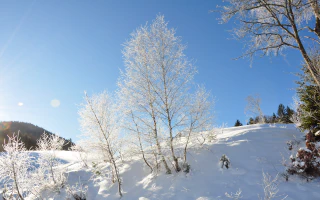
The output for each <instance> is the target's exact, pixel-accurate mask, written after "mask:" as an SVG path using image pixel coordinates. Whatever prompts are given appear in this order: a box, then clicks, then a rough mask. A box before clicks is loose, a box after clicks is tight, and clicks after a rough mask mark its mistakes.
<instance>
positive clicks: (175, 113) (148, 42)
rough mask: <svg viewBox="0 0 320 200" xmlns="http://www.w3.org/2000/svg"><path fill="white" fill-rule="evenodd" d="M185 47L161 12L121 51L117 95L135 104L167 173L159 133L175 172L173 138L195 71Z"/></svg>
mask: <svg viewBox="0 0 320 200" xmlns="http://www.w3.org/2000/svg"><path fill="white" fill-rule="evenodd" d="M185 48H186V47H185V46H184V45H182V44H181V38H180V37H177V36H176V35H175V30H174V29H169V28H168V24H167V22H165V20H164V17H163V16H161V15H160V16H157V18H156V20H154V21H153V22H152V23H151V24H150V25H148V24H147V25H145V26H143V27H141V28H139V29H137V30H136V31H135V32H134V33H133V34H132V35H131V39H130V40H129V41H128V42H127V43H126V44H125V48H124V51H123V55H124V61H125V65H126V69H125V72H124V73H123V75H122V80H121V81H120V83H119V86H120V88H121V89H120V94H121V95H122V96H123V98H122V99H125V100H126V101H127V102H129V103H130V104H131V105H133V106H134V108H135V109H134V113H133V115H134V117H135V118H137V122H138V123H139V124H140V125H141V124H143V125H144V126H146V127H148V128H149V129H150V130H152V133H153V135H154V140H155V143H156V145H157V147H158V153H159V155H160V157H161V160H162V163H163V164H164V166H165V168H166V171H167V173H171V172H170V169H169V167H168V165H167V163H166V160H165V157H164V155H163V152H162V147H161V144H160V141H159V136H160V134H161V135H167V136H166V138H169V139H168V140H167V142H168V144H169V150H170V155H171V156H170V157H171V158H172V160H173V162H174V168H175V171H177V172H178V171H180V170H181V168H180V166H179V162H178V157H177V155H176V153H175V148H174V142H173V140H174V137H175V135H177V134H178V133H180V132H181V131H182V130H184V128H185V124H184V121H185V119H186V108H187V104H188V94H189V89H190V87H191V86H192V80H193V76H194V74H195V73H196V69H195V67H194V66H193V65H192V64H191V62H190V61H189V60H188V59H187V58H186V56H185V55H184V53H183V51H184V50H185ZM160 127H161V129H160ZM159 130H161V133H160V134H159Z"/></svg>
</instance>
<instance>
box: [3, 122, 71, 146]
mask: <svg viewBox="0 0 320 200" xmlns="http://www.w3.org/2000/svg"><path fill="white" fill-rule="evenodd" d="M44 132H46V133H47V134H53V133H51V132H50V131H47V130H45V129H44V128H41V127H39V126H36V125H34V124H31V123H25V122H18V121H9V122H0V151H3V147H2V145H3V143H4V141H5V140H6V141H7V140H8V137H7V136H8V135H9V136H12V135H13V133H15V134H18V133H19V137H20V138H21V141H22V142H24V144H25V146H26V148H27V149H30V150H33V149H36V147H37V140H38V139H39V138H40V136H41V135H42V134H43V133H44ZM63 139H64V140H65V144H64V146H63V150H69V148H70V147H71V146H72V145H74V143H73V142H72V141H71V139H65V138H63Z"/></svg>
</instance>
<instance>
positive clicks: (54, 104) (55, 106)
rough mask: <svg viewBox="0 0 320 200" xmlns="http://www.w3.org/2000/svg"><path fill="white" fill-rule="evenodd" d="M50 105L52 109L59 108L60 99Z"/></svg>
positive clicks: (52, 101)
mask: <svg viewBox="0 0 320 200" xmlns="http://www.w3.org/2000/svg"><path fill="white" fill-rule="evenodd" d="M50 104H51V106H52V107H54V108H57V107H59V106H60V101H59V100H58V99H53V100H51V103H50Z"/></svg>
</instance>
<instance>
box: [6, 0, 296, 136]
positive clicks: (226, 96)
mask: <svg viewBox="0 0 320 200" xmlns="http://www.w3.org/2000/svg"><path fill="white" fill-rule="evenodd" d="M219 2H220V1H212V0H207V1H204V0H203V1H195V0H194V1H186V0H183V1H182V0H180V1H171V0H163V1H155V0H137V1H132V0H127V1H104V0H101V1H84V0H80V1H79V0H77V1H75V0H74V1H73V0H68V1H50V0H47V1H27V0H26V1H22V0H21V1H2V0H1V1H0V3H1V6H0V27H1V31H0V121H8V120H15V121H24V122H30V123H33V124H36V125H38V126H41V127H43V128H45V129H47V130H49V131H52V132H56V133H59V134H60V135H61V136H63V137H66V138H72V139H73V140H76V139H77V135H78V134H79V133H80V130H79V124H78V114H77V111H78V105H79V104H80V103H81V102H82V101H83V91H85V90H86V91H88V93H89V94H93V93H98V92H101V91H103V90H108V91H111V92H112V91H115V90H116V89H117V79H118V77H119V70H120V69H124V64H123V60H122V54H121V51H122V48H123V46H122V44H123V43H124V42H125V41H126V40H128V39H129V38H130V33H132V32H133V31H134V30H135V29H136V28H138V27H139V26H141V25H144V24H145V23H146V22H147V21H152V20H153V19H155V17H156V15H157V14H159V13H161V14H163V15H164V16H165V19H166V20H167V21H169V27H172V28H176V29H177V35H178V36H181V37H182V41H183V43H184V44H187V46H188V49H187V50H186V52H185V54H186V55H187V57H188V58H189V59H192V60H194V61H195V65H196V66H197V67H198V71H199V73H198V74H197V75H196V77H195V81H196V82H197V83H199V84H204V85H205V86H206V88H207V89H208V90H209V91H211V93H212V95H213V96H214V97H215V99H216V105H215V109H214V110H215V123H216V125H217V126H218V125H221V124H222V123H223V122H225V123H227V124H228V125H229V126H233V124H234V122H235V121H236V119H240V121H241V122H243V123H245V120H246V119H247V117H246V115H245V114H244V108H245V106H246V101H245V98H246V97H247V96H248V95H251V94H260V96H261V98H262V104H261V106H262V110H263V111H264V113H265V114H270V115H271V114H272V112H276V110H277V106H278V105H279V104H280V103H283V104H285V105H289V104H290V103H291V102H292V96H293V95H294V94H295V91H294V88H295V86H296V85H295V83H294V80H297V77H296V76H294V75H293V73H295V72H297V71H299V69H300V65H301V63H302V58H301V56H300V54H299V53H298V52H296V51H293V50H289V51H287V52H286V53H287V56H286V57H272V58H271V57H265V58H258V57H257V58H255V60H254V62H253V67H252V68H250V62H249V60H247V59H240V60H233V58H235V57H238V56H240V55H241V54H242V53H243V52H244V50H245V49H244V46H245V43H244V42H241V41H236V40H232V39H230V38H231V34H230V31H229V30H230V29H231V28H232V27H233V26H234V23H233V22H230V23H229V24H223V25H221V24H219V23H218V21H217V20H216V19H217V18H218V17H219V15H218V14H216V13H210V12H209V10H212V9H215V8H216V6H217V3H219ZM52 100H59V102H60V105H59V106H57V107H53V106H52V105H51V101H52ZM19 103H20V105H18V104H19ZM22 104H23V105H22Z"/></svg>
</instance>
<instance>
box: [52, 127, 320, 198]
mask: <svg viewBox="0 0 320 200" xmlns="http://www.w3.org/2000/svg"><path fill="white" fill-rule="evenodd" d="M216 133H217V138H216V140H215V141H212V142H208V141H206V142H205V143H204V144H203V146H202V147H199V146H198V145H194V146H192V147H191V150H190V151H189V154H188V161H189V164H190V165H191V172H190V173H189V174H185V173H183V172H180V173H178V174H177V173H173V174H171V175H167V174H164V173H159V174H158V175H155V174H150V170H149V169H148V168H147V167H146V166H145V164H144V162H143V161H142V159H139V158H136V159H132V160H127V161H124V163H123V164H122V165H121V169H120V173H121V177H122V179H123V197H122V199H140V200H147V199H150V200H151V199H174V200H178V199H181V200H183V199H198V200H200V199H201V200H205V199H228V198H227V197H226V195H225V193H226V192H227V193H229V194H231V193H236V192H237V191H238V190H239V189H240V190H241V191H242V193H241V195H242V196H243V198H242V199H258V198H259V197H258V195H260V197H262V198H263V196H264V193H263V187H262V185H261V184H262V173H263V172H265V173H268V174H270V175H271V176H272V177H275V176H276V175H277V174H278V173H282V172H284V171H285V167H284V166H283V165H282V164H281V163H282V155H283V157H284V158H286V159H288V158H289V156H290V154H289V153H290V152H289V151H288V148H287V146H286V142H287V141H289V140H292V139H294V137H296V139H301V140H302V136H303V134H302V133H301V132H299V131H298V130H296V129H295V127H294V126H292V125H282V124H276V125H250V126H242V127H234V128H225V129H219V130H217V131H216ZM180 140H183V138H181V139H180ZM194 142H195V141H194ZM302 143H303V142H302ZM197 144H199V143H197ZM302 145H303V144H302ZM223 154H225V155H227V156H228V157H229V158H230V161H231V167H230V168H229V169H226V168H223V169H222V168H221V163H219V160H220V158H221V156H222V155H223ZM57 156H58V157H59V158H60V159H61V160H63V162H64V163H65V165H64V166H65V167H67V168H68V172H69V175H68V181H69V183H71V184H72V183H73V182H78V181H79V180H80V181H81V183H83V184H84V185H86V186H88V191H87V199H89V200H100V199H119V195H118V194H117V186H116V184H114V185H113V186H111V187H109V184H108V183H107V182H106V181H102V182H101V181H100V182H93V181H92V180H90V177H91V173H90V172H89V171H86V170H85V169H79V166H80V165H79V163H78V160H77V157H78V156H77V153H75V152H59V153H58V154H57ZM278 183H279V187H278V189H279V193H278V195H279V198H277V199H282V198H283V197H285V196H286V195H288V197H287V199H297V200H303V199H320V192H319V188H320V183H319V180H313V181H311V182H306V181H305V180H303V179H300V178H299V177H297V176H290V177H289V181H288V182H286V181H285V179H284V178H283V177H281V176H280V175H279V179H278ZM63 195H64V193H60V194H56V195H55V198H54V199H64V197H63Z"/></svg>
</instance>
